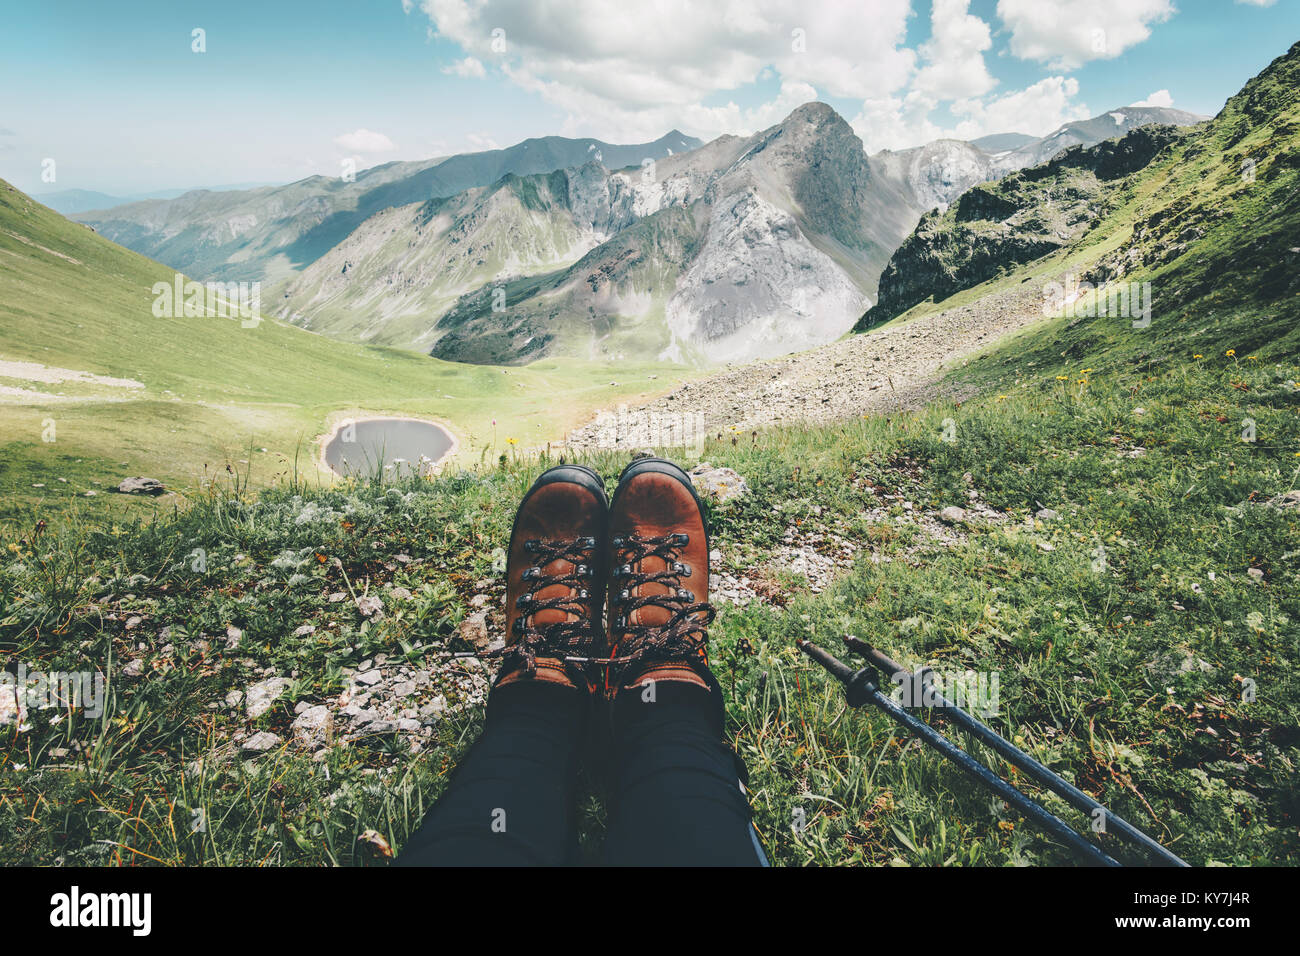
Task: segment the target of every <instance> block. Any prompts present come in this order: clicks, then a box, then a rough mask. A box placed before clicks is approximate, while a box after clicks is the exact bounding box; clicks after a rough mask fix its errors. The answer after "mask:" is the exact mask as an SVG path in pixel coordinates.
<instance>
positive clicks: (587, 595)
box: [578, 588, 591, 599]
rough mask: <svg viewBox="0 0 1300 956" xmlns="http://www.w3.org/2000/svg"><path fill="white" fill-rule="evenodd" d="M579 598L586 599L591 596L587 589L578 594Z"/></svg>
mask: <svg viewBox="0 0 1300 956" xmlns="http://www.w3.org/2000/svg"><path fill="white" fill-rule="evenodd" d="M578 597H579V598H582V599H586V598H589V597H591V595H590V594H588V593H587V589H586V588H583V589H582V590H581V591H579V592H578Z"/></svg>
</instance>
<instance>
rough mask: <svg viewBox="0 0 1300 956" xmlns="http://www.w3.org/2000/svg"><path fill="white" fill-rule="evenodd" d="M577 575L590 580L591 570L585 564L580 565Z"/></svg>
mask: <svg viewBox="0 0 1300 956" xmlns="http://www.w3.org/2000/svg"><path fill="white" fill-rule="evenodd" d="M576 573H577V575H578V577H580V578H589V577H591V568H589V567H587V566H586V565H585V564H580V565H578V570H577V572H576Z"/></svg>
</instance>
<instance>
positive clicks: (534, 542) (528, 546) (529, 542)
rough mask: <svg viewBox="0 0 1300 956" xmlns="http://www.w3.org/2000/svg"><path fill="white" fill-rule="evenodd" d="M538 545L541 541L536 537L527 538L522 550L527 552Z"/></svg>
mask: <svg viewBox="0 0 1300 956" xmlns="http://www.w3.org/2000/svg"><path fill="white" fill-rule="evenodd" d="M540 545H541V542H540V541H538V540H537V539H536V538H529V539H528V540H527V541H525V542H524V550H525V551H529V552H532V551H536V550H537V549H538V547H539V546H540Z"/></svg>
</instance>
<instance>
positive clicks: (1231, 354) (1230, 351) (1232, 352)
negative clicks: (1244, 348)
mask: <svg viewBox="0 0 1300 956" xmlns="http://www.w3.org/2000/svg"><path fill="white" fill-rule="evenodd" d="M1223 354H1224V355H1226V356H1228V358H1236V357H1237V350H1236V349H1228V351H1226V352H1224V353H1223Z"/></svg>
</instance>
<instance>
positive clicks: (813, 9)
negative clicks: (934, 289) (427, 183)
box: [412, 0, 1173, 152]
mask: <svg viewBox="0 0 1300 956" xmlns="http://www.w3.org/2000/svg"><path fill="white" fill-rule="evenodd" d="M412 2H413V3H414V4H415V5H416V6H418V8H419V10H420V12H421V13H422V14H423V15H424V16H426V17H427V18H428V20H429V30H430V33H431V34H432V35H435V36H437V37H439V38H441V39H443V40H446V41H449V42H451V43H453V44H455V45H456V46H458V47H459V48H460V50H461V51H462V53H463V54H464V58H463V59H461V60H459V61H457V62H456V63H455V64H453V65H452V66H450V67H447V68H445V72H448V73H452V74H455V75H460V76H480V75H484V74H485V73H486V71H487V69H488V68H489V67H493V68H495V70H494V73H495V72H496V71H499V73H500V75H501V76H503V77H505V78H506V79H507V80H508V81H510V82H512V83H514V84H515V85H517V86H519V87H521V88H523V89H525V90H528V91H530V92H532V93H534V94H536V95H537V96H538V97H540V98H541V99H543V100H545V101H546V102H547V103H549V104H551V105H553V106H555V107H558V108H559V109H560V110H561V111H562V112H563V114H564V116H565V119H564V120H563V121H562V123H561V127H560V130H559V132H561V133H563V134H565V135H569V136H579V135H595V136H599V137H601V138H604V139H608V140H612V141H617V142H634V141H645V140H651V139H655V138H657V137H658V136H661V135H662V134H663V132H664V131H665V130H667V129H671V128H673V127H677V128H680V129H683V130H685V131H686V132H688V133H691V134H694V135H697V136H701V137H704V138H706V139H707V138H710V137H712V136H716V135H718V134H721V133H740V134H744V133H749V132H753V131H755V130H757V129H762V128H765V127H767V126H771V125H772V124H774V123H777V122H779V121H780V120H782V119H784V118H785V116H786V115H788V114H789V112H790V111H791V110H793V109H794V108H795V107H797V106H799V105H801V104H802V103H805V102H808V101H809V100H815V99H822V98H827V97H831V98H844V99H851V100H855V101H857V102H860V103H861V104H862V105H861V108H860V109H859V111H858V112H857V115H856V116H854V118H853V119H852V120H851V123H852V125H853V127H854V129H855V130H856V131H857V132H858V134H859V135H860V136H861V137H862V138H863V140H864V142H865V144H866V146H867V149H868V151H870V152H874V151H876V150H878V149H881V148H886V147H888V148H895V149H897V148H904V147H907V146H915V145H919V144H920V143H924V142H927V141H929V140H933V139H937V138H940V137H944V136H955V137H960V138H973V137H977V136H981V135H984V134H987V133H1002V132H1012V131H1016V132H1024V133H1029V134H1032V135H1043V134H1046V133H1049V132H1051V131H1052V130H1053V129H1055V128H1056V127H1058V126H1060V125H1062V124H1063V123H1067V122H1070V121H1072V120H1077V119H1081V118H1085V117H1087V116H1088V115H1090V114H1089V112H1088V109H1087V107H1086V105H1084V104H1083V103H1081V102H1079V99H1078V97H1079V85H1078V83H1077V82H1076V81H1074V80H1073V79H1070V78H1068V76H1067V75H1065V74H1068V72H1069V71H1070V70H1071V69H1074V68H1075V67H1076V66H1078V65H1080V64H1082V63H1083V62H1086V61H1087V60H1090V59H1097V58H1107V57H1114V56H1117V55H1119V54H1120V53H1121V52H1122V51H1123V50H1125V49H1127V48H1129V47H1131V46H1133V45H1134V44H1136V43H1140V42H1141V41H1142V40H1144V39H1146V37H1147V36H1149V35H1150V26H1151V25H1152V24H1155V23H1158V22H1160V21H1162V20H1164V19H1168V17H1169V16H1170V15H1172V13H1173V4H1172V0H999V3H998V5H997V8H996V9H997V15H998V17H999V18H1000V19H1001V22H1002V27H1003V28H1004V32H1003V31H1000V33H1002V35H1004V36H1005V37H1006V40H1007V43H1008V46H1009V49H1010V52H1011V53H1012V54H1014V55H1015V56H1017V57H1021V58H1024V59H1030V60H1036V61H1039V62H1043V63H1049V64H1053V66H1054V70H1053V72H1056V73H1059V74H1061V75H1054V76H1049V77H1047V78H1045V79H1042V80H1040V81H1038V82H1037V83H1034V84H1033V85H1032V86H1029V87H1027V88H1024V89H1020V90H1007V91H998V92H997V93H995V92H994V91H995V90H996V89H997V81H996V79H995V78H994V77H993V76H992V75H991V74H990V72H989V70H988V67H987V65H986V63H985V56H986V54H988V52H989V51H990V50H992V48H993V30H992V29H991V25H990V23H988V22H986V21H985V20H984V19H982V18H981V17H979V16H976V15H975V14H972V13H971V11H970V0H933V2H932V5H931V23H930V36H929V38H928V39H927V40H926V41H925V42H924V43H923V44H921V45H920V46H919V47H918V48H917V49H915V50H913V49H909V48H908V47H907V46H906V42H907V25H908V18H909V17H910V16H911V15H912V12H913V11H912V3H911V2H910V0H856V2H855V3H854V4H853V5H852V7H848V8H847V9H846V6H845V5H841V4H838V3H808V2H807V0H728V2H727V3H701V2H698V0H657V2H655V3H652V4H650V3H628V2H627V0H548V2H547V3H545V4H539V3H537V2H536V0H494V2H493V3H491V4H488V3H485V2H484V0H412ZM849 10H851V13H850V12H848V11H849ZM773 79H775V80H776V81H777V90H778V92H777V93H776V94H775V95H774V96H771V97H770V98H769V99H768V100H767V101H766V102H762V103H759V104H757V105H746V106H744V107H742V106H739V105H737V104H736V102H734V101H733V100H731V99H729V97H728V94H730V93H731V92H732V91H741V90H744V91H745V93H747V94H748V93H751V92H752V90H753V88H754V86H753V84H756V83H759V82H763V83H764V84H766V82H767V81H771V80H773ZM763 88H766V86H765V85H764V87H763ZM1157 95H1158V94H1152V97H1153V98H1154V97H1155V96H1157ZM471 142H472V143H473V144H474V145H475V146H476V148H482V149H486V148H493V147H494V146H495V145H496V144H495V143H493V142H491V141H490V138H488V137H487V136H486V135H485V134H478V139H477V141H476V140H474V139H471ZM489 143H490V145H489Z"/></svg>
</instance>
